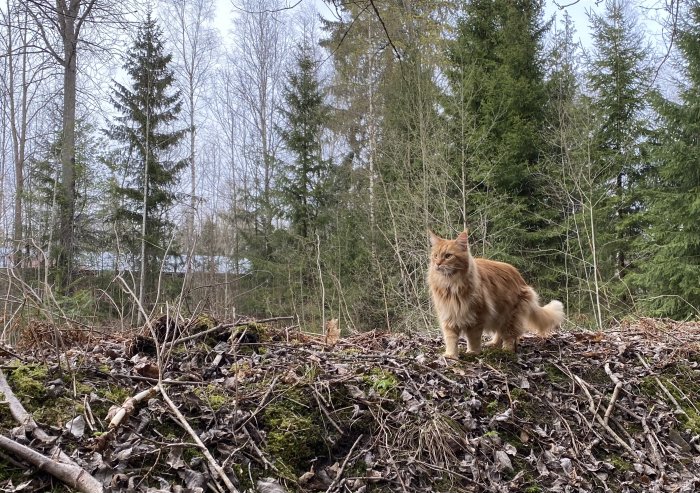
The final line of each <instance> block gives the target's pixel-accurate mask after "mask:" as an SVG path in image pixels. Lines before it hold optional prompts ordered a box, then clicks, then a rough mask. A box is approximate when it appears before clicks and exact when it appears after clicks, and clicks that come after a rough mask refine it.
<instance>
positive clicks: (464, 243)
mask: <svg viewBox="0 0 700 493" xmlns="http://www.w3.org/2000/svg"><path fill="white" fill-rule="evenodd" d="M456 241H457V245H458V246H459V247H460V248H462V249H463V250H464V251H469V230H468V229H466V228H465V229H464V231H462V232H461V233H460V234H459V235H457V240H456Z"/></svg>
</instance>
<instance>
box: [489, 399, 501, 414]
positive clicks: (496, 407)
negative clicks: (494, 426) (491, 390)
mask: <svg viewBox="0 0 700 493" xmlns="http://www.w3.org/2000/svg"><path fill="white" fill-rule="evenodd" d="M504 410H505V406H504V405H503V404H501V403H500V402H499V401H498V400H497V399H494V400H492V401H491V402H489V403H488V404H486V415H487V416H493V415H495V414H498V413H501V412H503V411H504Z"/></svg>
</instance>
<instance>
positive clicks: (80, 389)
mask: <svg viewBox="0 0 700 493" xmlns="http://www.w3.org/2000/svg"><path fill="white" fill-rule="evenodd" d="M93 389H94V387H93V386H92V385H88V384H86V383H83V382H75V392H76V394H77V395H89V394H90V392H92V391H93Z"/></svg>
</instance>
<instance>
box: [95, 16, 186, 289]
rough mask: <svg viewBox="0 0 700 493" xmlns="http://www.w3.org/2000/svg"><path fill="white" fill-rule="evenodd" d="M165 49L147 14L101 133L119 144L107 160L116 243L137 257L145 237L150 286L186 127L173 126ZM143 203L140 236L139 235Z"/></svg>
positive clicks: (165, 245)
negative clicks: (112, 174)
mask: <svg viewBox="0 0 700 493" xmlns="http://www.w3.org/2000/svg"><path fill="white" fill-rule="evenodd" d="M171 59H172V56H171V55H170V54H167V53H166V52H165V47H164V44H163V39H162V32H161V30H160V28H159V27H158V26H157V24H156V21H155V20H154V19H153V18H152V17H151V15H150V13H149V14H148V16H147V18H146V20H145V21H144V22H143V23H142V24H141V25H140V26H139V29H138V33H137V35H136V39H135V40H134V44H133V46H132V47H131V49H130V50H129V51H128V53H127V55H126V61H125V63H124V69H125V70H126V72H127V74H128V75H129V77H130V79H131V84H130V86H125V85H122V84H119V83H117V82H114V94H113V95H112V98H111V100H112V104H113V105H114V107H115V109H116V110H117V111H118V112H119V114H120V115H119V116H117V117H116V118H115V122H114V123H113V124H111V125H110V126H109V128H108V130H107V134H108V136H109V137H110V138H112V139H113V140H114V141H115V142H116V143H117V144H118V145H119V146H120V147H119V151H120V152H119V156H118V159H117V160H116V162H115V163H112V166H113V168H114V171H115V172H116V174H117V175H118V178H117V180H115V181H114V186H113V190H112V192H113V194H114V196H115V197H116V199H117V201H118V205H117V206H116V208H115V210H114V215H113V220H114V221H115V222H116V223H117V225H118V231H119V232H120V233H121V235H122V236H121V238H120V240H121V244H122V245H126V246H127V247H129V249H130V250H131V252H132V255H133V256H134V257H137V258H140V257H141V254H140V252H139V248H140V245H141V241H142V240H143V241H145V245H146V246H145V254H146V266H147V270H146V274H147V279H148V282H147V283H146V284H147V286H148V287H149V288H150V289H152V287H153V286H152V282H153V274H154V273H155V272H158V270H159V268H160V263H161V260H162V259H163V256H164V255H165V253H166V251H168V250H169V249H170V250H169V251H170V253H172V246H169V242H170V239H171V237H172V229H173V223H172V222H171V220H170V219H169V216H168V212H169V210H170V208H171V207H172V206H173V203H174V202H175V200H176V198H177V196H176V192H175V190H174V187H175V185H176V184H177V183H178V175H179V173H180V172H181V171H182V170H183V169H184V168H185V167H186V166H187V160H186V159H183V160H176V159H173V154H174V151H175V150H176V146H177V145H178V143H179V142H180V140H181V139H182V138H183V136H184V135H185V133H186V132H187V131H188V129H173V123H174V122H175V121H176V119H177V116H178V115H179V113H180V111H181V99H180V93H179V91H176V90H175V89H174V84H175V78H174V75H173V71H172V70H171V69H170V67H169V65H170V62H171ZM144 204H145V228H144V229H145V232H146V235H145V238H142V234H141V231H142V228H143V226H144V225H143V222H144Z"/></svg>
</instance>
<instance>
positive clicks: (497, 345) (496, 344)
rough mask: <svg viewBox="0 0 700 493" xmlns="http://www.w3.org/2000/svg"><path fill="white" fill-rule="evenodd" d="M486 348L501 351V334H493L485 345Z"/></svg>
mask: <svg viewBox="0 0 700 493" xmlns="http://www.w3.org/2000/svg"><path fill="white" fill-rule="evenodd" d="M486 346H487V347H490V348H494V349H501V348H502V347H503V339H502V338H501V334H499V333H498V332H495V333H494V334H493V337H492V338H491V340H490V341H489V342H487V343H486Z"/></svg>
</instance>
